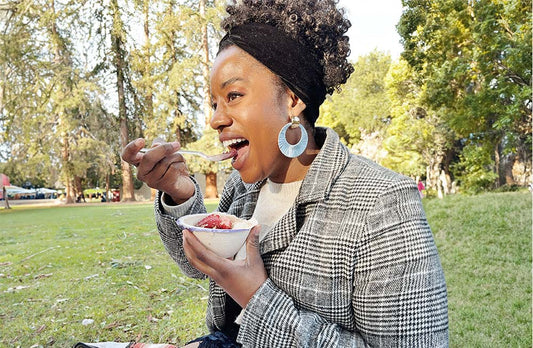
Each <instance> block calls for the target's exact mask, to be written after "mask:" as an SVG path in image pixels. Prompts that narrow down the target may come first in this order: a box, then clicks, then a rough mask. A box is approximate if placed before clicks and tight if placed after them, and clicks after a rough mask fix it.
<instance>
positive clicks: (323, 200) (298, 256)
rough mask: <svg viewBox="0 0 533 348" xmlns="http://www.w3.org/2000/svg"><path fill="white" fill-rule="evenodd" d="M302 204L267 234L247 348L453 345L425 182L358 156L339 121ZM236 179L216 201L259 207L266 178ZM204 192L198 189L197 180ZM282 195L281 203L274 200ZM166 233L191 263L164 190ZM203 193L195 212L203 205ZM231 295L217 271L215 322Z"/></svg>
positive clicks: (324, 135) (323, 136) (215, 326)
mask: <svg viewBox="0 0 533 348" xmlns="http://www.w3.org/2000/svg"><path fill="white" fill-rule="evenodd" d="M316 139H317V141H318V144H323V145H322V147H321V151H320V153H319V154H318V155H317V157H316V158H315V160H314V162H313V164H312V165H311V167H310V169H309V171H308V173H307V175H306V177H305V178H304V181H303V183H302V186H301V189H300V193H299V194H298V196H297V198H296V201H295V204H294V206H292V207H291V208H290V209H289V211H288V212H287V214H285V215H284V216H283V217H282V219H281V220H280V221H279V222H278V223H277V224H276V225H275V226H274V227H273V228H272V230H271V231H270V232H269V233H268V235H267V236H266V237H265V239H264V240H263V241H262V242H261V244H260V251H261V255H262V257H263V260H264V264H265V268H266V270H267V273H268V276H269V278H268V279H267V281H266V282H265V283H264V284H263V285H262V286H261V287H260V288H259V289H258V291H257V292H256V293H255V295H254V296H253V297H252V299H251V300H250V302H249V304H248V305H247V307H246V309H245V311H244V316H243V318H242V323H241V326H240V329H239V331H238V339H237V340H238V342H240V343H242V345H243V346H244V347H265V348H272V347H284V348H285V347H447V346H448V305H447V293H446V284H445V281H444V275H443V271H442V267H441V264H440V260H439V256H438V254H437V249H436V247H435V243H434V240H433V235H432V233H431V230H430V227H429V225H428V223H427V220H426V217H425V213H424V210H423V207H422V204H421V201H420V197H419V194H418V189H417V186H416V183H415V182H414V181H413V180H411V179H410V178H407V177H404V176H401V175H399V174H397V173H394V172H392V171H390V170H388V169H385V168H383V167H381V166H379V165H377V164H375V163H374V162H372V161H370V160H367V159H365V158H362V157H359V156H354V155H352V154H350V153H349V151H348V149H347V148H346V147H345V146H344V145H342V144H341V143H340V141H339V138H338V136H337V134H336V133H335V132H334V131H332V130H331V129H324V128H317V133H316ZM263 183H264V182H259V183H255V184H245V183H243V182H242V181H241V180H240V176H239V174H238V172H234V173H232V175H230V178H229V179H228V181H227V183H226V185H225V188H224V191H223V194H222V197H221V200H220V204H219V207H218V210H220V211H224V212H228V213H231V214H234V215H237V216H240V217H242V218H249V217H251V216H252V214H253V211H254V207H255V203H256V201H257V197H258V194H259V190H260V188H261V185H262V184H263ZM197 192H200V190H199V189H197ZM273 204H275V203H274V202H273ZM155 207H156V222H157V225H158V229H159V232H160V236H161V239H162V241H163V243H164V245H165V247H166V249H167V251H168V252H169V254H170V255H171V256H172V258H173V259H174V260H175V261H176V262H177V263H178V265H179V266H180V268H181V269H182V271H183V272H184V273H185V274H187V275H189V276H191V277H205V275H203V274H201V273H199V272H198V271H197V270H196V269H194V268H192V267H191V266H190V265H189V264H188V263H187V260H186V258H185V255H184V252H183V249H182V237H181V230H180V229H179V228H178V227H177V225H176V223H175V222H174V218H172V217H170V216H169V215H166V214H165V213H164V212H163V210H162V207H161V204H160V195H159V196H158V199H157V200H156V204H155ZM204 211H205V207H204V205H203V203H202V197H201V196H199V194H198V197H197V199H196V200H195V203H194V204H193V205H192V207H191V208H190V209H189V211H188V212H187V213H198V212H204ZM228 302H230V300H228V296H227V294H226V293H225V292H224V291H223V290H222V289H221V288H220V287H219V286H218V285H216V284H215V283H214V282H213V281H211V282H210V289H209V301H208V309H207V325H208V327H209V329H210V330H211V331H215V330H223V328H224V327H227V326H228V325H229V323H228V320H229V319H227V313H226V308H227V306H228Z"/></svg>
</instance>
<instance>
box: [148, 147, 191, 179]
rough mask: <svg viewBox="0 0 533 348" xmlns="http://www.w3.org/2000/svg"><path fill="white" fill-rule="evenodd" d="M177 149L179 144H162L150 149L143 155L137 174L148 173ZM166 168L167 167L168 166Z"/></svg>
mask: <svg viewBox="0 0 533 348" xmlns="http://www.w3.org/2000/svg"><path fill="white" fill-rule="evenodd" d="M179 148H180V145H179V142H172V143H163V144H160V145H157V146H155V147H153V148H151V149H150V150H149V151H146V153H144V158H143V161H142V163H140V165H139V172H140V173H142V175H146V174H148V173H150V172H151V171H152V170H153V169H154V168H155V167H156V165H157V164H158V163H159V162H161V160H163V159H164V158H165V157H167V156H171V155H173V154H174V153H175V152H176V151H177V149H179ZM179 156H181V155H179ZM180 158H182V157H180ZM166 167H168V165H167V166H166ZM165 171H166V169H165ZM162 174H163V173H162Z"/></svg>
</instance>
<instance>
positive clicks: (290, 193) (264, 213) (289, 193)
mask: <svg viewBox="0 0 533 348" xmlns="http://www.w3.org/2000/svg"><path fill="white" fill-rule="evenodd" d="M300 186H302V181H295V182H289V183H281V184H278V183H275V182H272V181H270V180H267V181H266V183H265V185H263V187H261V191H260V192H259V197H258V198H257V204H256V206H255V210H254V214H253V216H252V217H253V218H254V219H256V220H257V223H258V224H259V226H261V232H260V234H259V241H262V240H263V238H265V236H266V235H267V233H268V232H269V231H270V230H271V229H272V227H274V225H275V224H276V222H278V221H279V220H280V219H281V217H282V216H283V215H285V213H287V211H289V208H290V207H291V206H292V205H293V204H294V200H295V199H296V196H297V195H298V192H299V191H300ZM245 258H246V244H244V245H243V246H242V248H241V249H240V250H239V252H238V253H237V255H236V256H235V259H236V260H243V259H245Z"/></svg>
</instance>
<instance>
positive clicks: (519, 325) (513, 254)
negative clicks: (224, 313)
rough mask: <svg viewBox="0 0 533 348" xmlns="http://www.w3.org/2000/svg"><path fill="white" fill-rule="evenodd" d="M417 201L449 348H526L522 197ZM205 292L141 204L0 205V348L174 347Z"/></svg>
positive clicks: (527, 222) (196, 331)
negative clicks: (432, 245) (442, 288)
mask: <svg viewBox="0 0 533 348" xmlns="http://www.w3.org/2000/svg"><path fill="white" fill-rule="evenodd" d="M424 204H425V208H426V212H427V216H428V220H429V221H430V224H431V227H432V229H433V232H434V234H435V239H436V243H437V247H438V249H439V253H440V255H441V261H442V264H443V267H444V271H445V275H446V280H447V285H448V295H449V311H450V313H449V316H450V340H451V346H452V347H531V343H532V342H531V223H532V222H531V194H530V193H529V192H518V193H517V192H514V193H498V194H484V195H480V196H451V197H446V198H445V199H443V200H438V199H431V200H425V202H424ZM214 206H215V203H214V202H211V204H210V206H209V209H210V210H212V209H213V208H214ZM207 287H208V283H207V281H197V280H192V279H189V278H186V277H185V276H183V275H182V274H181V272H180V271H179V269H178V267H177V266H176V265H175V264H174V263H173V261H172V260H171V259H170V258H169V256H168V255H167V253H166V251H165V250H164V248H163V245H162V243H161V241H160V239H159V236H158V234H157V231H156V227H155V224H154V217H153V210H152V205H151V204H129V205H127V204H108V205H96V204H95V205H84V206H61V207H41V208H31V207H25V208H22V207H17V206H16V207H14V209H11V210H3V209H0V303H1V304H2V305H1V306H0V347H4V346H5V347H17V346H20V347H30V346H32V345H41V346H44V347H46V346H54V347H69V346H72V344H73V343H75V342H76V341H85V342H95V341H122V342H128V341H130V340H134V339H138V340H140V341H143V342H159V343H163V342H166V343H174V344H183V343H184V342H186V341H188V340H190V339H192V338H194V337H196V336H198V335H201V334H203V333H205V331H206V328H205V324H204V316H205V307H206V304H207ZM83 319H92V320H94V323H93V324H91V325H87V326H84V325H82V320H83Z"/></svg>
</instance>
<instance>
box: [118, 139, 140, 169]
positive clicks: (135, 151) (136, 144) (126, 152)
mask: <svg viewBox="0 0 533 348" xmlns="http://www.w3.org/2000/svg"><path fill="white" fill-rule="evenodd" d="M144 144H145V140H144V139H143V138H138V139H135V140H133V141H132V142H130V143H129V144H128V145H126V147H125V148H124V149H123V150H122V155H121V157H122V159H123V160H124V161H125V162H128V163H130V164H133V165H135V166H137V165H139V162H141V159H142V158H143V154H141V153H139V151H140V150H141V149H142V148H143V147H144Z"/></svg>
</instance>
